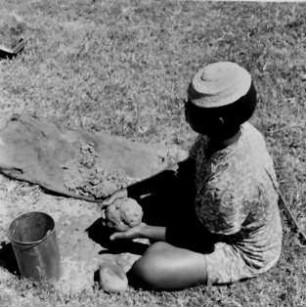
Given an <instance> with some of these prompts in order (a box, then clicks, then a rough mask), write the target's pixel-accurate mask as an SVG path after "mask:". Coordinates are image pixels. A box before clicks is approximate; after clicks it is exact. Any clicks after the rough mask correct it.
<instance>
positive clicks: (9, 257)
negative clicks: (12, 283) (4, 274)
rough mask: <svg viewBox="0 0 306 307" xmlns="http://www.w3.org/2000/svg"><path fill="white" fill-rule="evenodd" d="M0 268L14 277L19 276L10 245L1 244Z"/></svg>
mask: <svg viewBox="0 0 306 307" xmlns="http://www.w3.org/2000/svg"><path fill="white" fill-rule="evenodd" d="M0 267H2V268H4V269H6V270H8V271H9V272H10V273H12V274H14V275H17V276H20V272H19V269H18V264H17V260H16V257H15V254H14V251H13V247H12V244H11V243H6V242H1V246H0Z"/></svg>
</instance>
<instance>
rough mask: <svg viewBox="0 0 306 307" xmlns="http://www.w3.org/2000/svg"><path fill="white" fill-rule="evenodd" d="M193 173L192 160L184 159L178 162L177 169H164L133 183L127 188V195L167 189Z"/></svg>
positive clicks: (136, 196)
mask: <svg viewBox="0 0 306 307" xmlns="http://www.w3.org/2000/svg"><path fill="white" fill-rule="evenodd" d="M193 173H194V160H193V159H190V158H188V159H186V160H184V161H182V162H179V163H178V169H177V170H164V171H162V172H160V173H158V174H157V175H154V176H152V177H150V178H148V179H145V180H142V181H141V182H138V183H135V184H133V185H131V186H129V187H128V188H127V193H128V196H129V197H132V198H138V197H140V196H141V195H145V194H151V193H156V192H163V191H165V190H166V191H169V190H171V189H173V188H175V187H176V186H177V185H178V184H180V183H182V182H183V181H188V182H190V181H189V178H190V176H193Z"/></svg>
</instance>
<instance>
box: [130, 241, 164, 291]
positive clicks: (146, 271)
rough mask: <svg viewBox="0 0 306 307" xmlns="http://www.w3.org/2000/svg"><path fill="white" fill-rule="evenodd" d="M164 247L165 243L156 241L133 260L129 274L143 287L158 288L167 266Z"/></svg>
mask: <svg viewBox="0 0 306 307" xmlns="http://www.w3.org/2000/svg"><path fill="white" fill-rule="evenodd" d="M164 248H165V243H163V242H156V243H154V244H153V245H152V246H150V247H149V249H148V250H147V252H146V253H145V254H144V256H143V257H142V258H140V259H139V260H138V261H136V262H135V264H134V265H133V267H132V269H131V271H130V274H129V275H130V276H131V277H132V278H133V280H134V281H137V283H138V284H139V283H140V285H141V286H143V287H149V288H155V289H156V288H160V285H161V282H162V280H163V279H165V276H166V275H165V274H166V271H167V266H168V265H167V261H165V258H164V257H163V250H164Z"/></svg>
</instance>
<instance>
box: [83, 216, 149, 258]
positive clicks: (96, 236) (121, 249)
mask: <svg viewBox="0 0 306 307" xmlns="http://www.w3.org/2000/svg"><path fill="white" fill-rule="evenodd" d="M86 232H87V234H88V237H89V238H90V239H91V240H93V241H94V242H96V243H98V244H100V245H101V246H102V247H104V248H105V250H102V251H100V253H99V254H100V255H101V254H109V253H112V254H120V253H132V254H136V255H142V254H143V253H144V252H145V250H146V249H147V248H148V245H147V244H144V243H140V242H133V241H130V240H120V241H110V240H109V237H110V235H111V234H112V230H110V229H109V228H107V227H105V226H103V225H102V218H99V219H97V220H96V221H95V222H94V223H93V224H92V225H90V226H89V227H88V228H87V229H86Z"/></svg>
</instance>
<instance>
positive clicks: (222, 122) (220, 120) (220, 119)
mask: <svg viewBox="0 0 306 307" xmlns="http://www.w3.org/2000/svg"><path fill="white" fill-rule="evenodd" d="M218 122H219V124H220V126H224V123H225V121H224V118H223V117H222V116H219V118H218Z"/></svg>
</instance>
